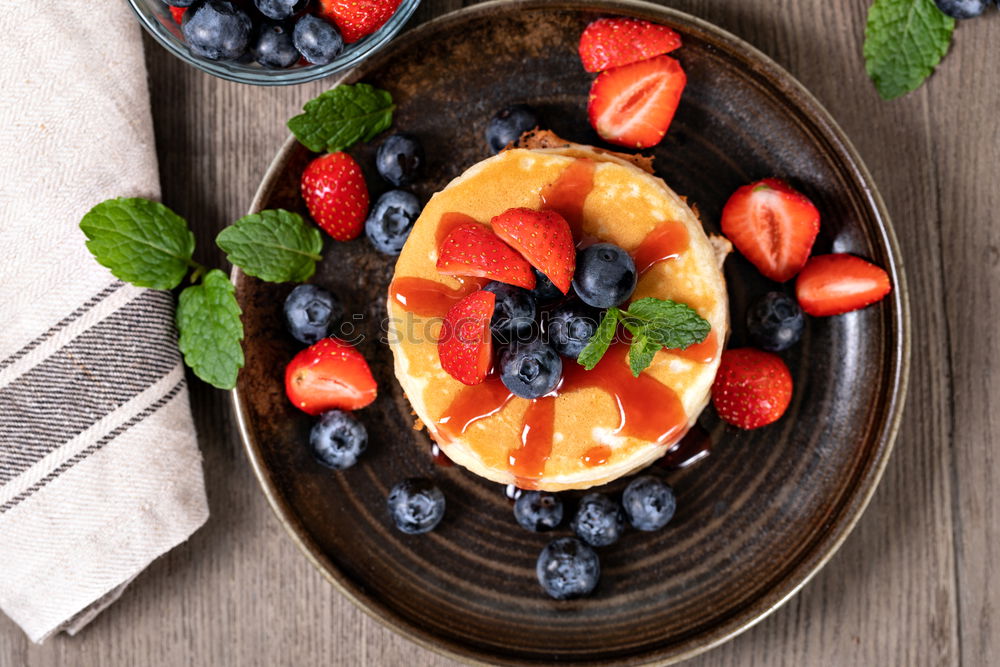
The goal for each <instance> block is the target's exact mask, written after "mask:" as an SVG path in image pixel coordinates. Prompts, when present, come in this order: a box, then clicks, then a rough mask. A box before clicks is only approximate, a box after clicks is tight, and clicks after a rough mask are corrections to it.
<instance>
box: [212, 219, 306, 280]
mask: <svg viewBox="0 0 1000 667" xmlns="http://www.w3.org/2000/svg"><path fill="white" fill-rule="evenodd" d="M215 242H216V244H217V245H218V246H219V247H220V248H222V249H223V250H224V251H225V252H226V259H228V260H229V261H230V262H231V263H233V264H235V265H236V266H238V267H240V268H242V269H243V271H244V272H245V273H246V274H247V275H250V276H254V277H256V278H260V279H261V280H266V281H268V282H272V283H285V282H302V281H304V280H308V279H309V278H310V276H312V274H313V273H315V271H316V262H318V261H319V260H321V259H323V257H322V256H321V255H320V251H322V250H323V238H322V237H321V236H320V233H319V230H318V229H316V227H313V226H312V225H309V224H306V222H305V221H304V220H303V219H302V216H301V215H298V214H297V213H291V212H290V211H286V210H284V209H277V210H273V211H261V212H260V213H252V214H250V215H247V216H244V217H242V218H240V219H239V220H237V221H236V222H234V223H233V224H231V225H230V226H228V227H226V228H225V229H223V230H222V231H221V232H219V235H218V236H217V237H216V238H215Z"/></svg>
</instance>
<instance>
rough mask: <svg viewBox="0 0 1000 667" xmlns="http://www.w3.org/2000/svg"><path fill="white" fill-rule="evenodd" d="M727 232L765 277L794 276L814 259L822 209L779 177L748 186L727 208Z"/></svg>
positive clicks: (724, 222)
mask: <svg viewBox="0 0 1000 667" xmlns="http://www.w3.org/2000/svg"><path fill="white" fill-rule="evenodd" d="M722 233H723V234H725V235H726V237H727V238H728V239H729V240H730V241H732V242H733V245H734V246H736V249H737V250H739V251H740V252H741V253H743V256H744V257H746V258H747V259H748V260H750V263H751V264H753V265H754V266H756V267H757V270H758V271H760V272H761V273H763V274H764V275H765V276H767V277H768V278H770V279H771V280H774V281H776V282H779V283H783V282H785V281H787V280H790V279H791V278H793V277H794V276H795V274H796V273H798V272H799V271H800V270H801V269H802V267H803V266H804V265H805V263H806V260H807V259H809V253H810V252H811V251H812V247H813V242H814V241H815V240H816V234H818V233H819V211H818V210H817V209H816V207H815V206H814V205H813V203H812V202H811V201H809V199H808V198H807V197H806V196H805V195H803V194H802V193H800V192H797V191H795V190H793V189H792V187H791V186H790V185H788V183H785V182H784V181H782V180H779V179H777V178H765V179H764V180H762V181H757V182H756V183H751V184H750V185H744V186H743V187H742V188H740V189H739V190H737V191H736V192H734V193H733V196H732V197H730V198H729V201H728V202H726V206H725V208H723V209H722Z"/></svg>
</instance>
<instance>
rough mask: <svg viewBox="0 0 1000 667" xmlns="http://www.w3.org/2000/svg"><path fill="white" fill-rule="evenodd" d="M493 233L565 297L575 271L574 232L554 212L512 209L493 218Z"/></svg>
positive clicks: (563, 219) (564, 220)
mask: <svg viewBox="0 0 1000 667" xmlns="http://www.w3.org/2000/svg"><path fill="white" fill-rule="evenodd" d="M490 224H492V225H493V231H494V232H495V233H496V235H497V236H499V237H500V238H501V239H503V240H504V241H506V242H507V243H508V244H510V246H511V247H512V248H514V250H517V251H518V252H519V253H521V254H522V255H524V258H525V259H527V260H528V262H529V263H530V264H531V265H532V266H533V267H535V268H536V269H538V270H539V271H541V272H542V273H544V274H545V276H546V277H547V278H548V279H549V280H551V281H552V284H553V285H555V286H556V287H558V288H559V290H560V291H561V292H562V293H563V294H566V293H567V292H569V287H570V282H571V281H572V280H573V271H574V270H575V269H576V246H575V245H574V243H573V231H572V230H571V229H570V228H569V223H568V222H566V219H565V218H563V217H562V216H561V215H559V214H558V213H556V212H555V211H534V210H532V209H530V208H512V209H509V210H507V211H504V212H503V213H501V214H500V215H498V216H496V217H495V218H493V220H492V221H491V223H490Z"/></svg>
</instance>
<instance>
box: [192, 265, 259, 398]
mask: <svg viewBox="0 0 1000 667" xmlns="http://www.w3.org/2000/svg"><path fill="white" fill-rule="evenodd" d="M235 291H236V288H235V287H233V283H232V282H230V280H229V278H228V277H227V276H226V274H224V273H223V272H222V271H220V270H218V269H212V270H211V271H209V272H208V273H206V274H205V277H204V278H203V279H202V281H201V283H200V284H198V285H191V286H190V287H186V288H184V291H182V292H181V295H180V297H179V298H178V300H177V330H178V331H179V332H180V337H179V339H178V346H179V347H180V350H181V353H182V354H183V355H184V363H186V364H187V365H188V366H190V367H191V370H193V371H194V373H195V375H197V376H198V377H200V378H201V379H202V380H204V381H205V382H207V383H209V384H211V385H213V386H216V387H219V388H221V389H232V388H233V387H235V386H236V375H237V374H238V373H239V370H240V369H241V368H243V348H242V347H241V346H240V341H242V340H243V323H242V322H241V321H240V315H241V314H242V311H241V310H240V306H239V304H238V303H236V297H235V296H234V292H235Z"/></svg>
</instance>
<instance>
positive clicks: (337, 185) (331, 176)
mask: <svg viewBox="0 0 1000 667" xmlns="http://www.w3.org/2000/svg"><path fill="white" fill-rule="evenodd" d="M302 198H303V199H304V200H305V201H306V207H307V208H308V209H309V214H310V215H312V217H313V220H315V221H316V224H317V225H319V227H320V229H322V230H323V231H324V232H326V233H327V234H329V235H330V236H332V237H333V238H335V239H336V240H338V241H350V240H351V239H355V238H357V237H358V236H359V235H360V234H361V230H362V229H364V226H365V218H366V217H367V216H368V186H367V185H366V184H365V176H364V174H362V173H361V167H360V166H359V165H358V163H357V162H355V161H354V158H352V157H351V156H350V155H348V154H347V153H329V154H328V155H321V156H320V157H318V158H316V159H315V160H313V161H312V162H310V163H309V165H308V166H307V167H306V168H305V170H304V171H303V172H302Z"/></svg>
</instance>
